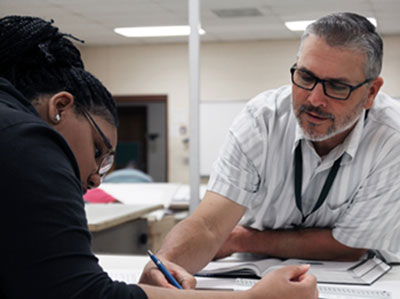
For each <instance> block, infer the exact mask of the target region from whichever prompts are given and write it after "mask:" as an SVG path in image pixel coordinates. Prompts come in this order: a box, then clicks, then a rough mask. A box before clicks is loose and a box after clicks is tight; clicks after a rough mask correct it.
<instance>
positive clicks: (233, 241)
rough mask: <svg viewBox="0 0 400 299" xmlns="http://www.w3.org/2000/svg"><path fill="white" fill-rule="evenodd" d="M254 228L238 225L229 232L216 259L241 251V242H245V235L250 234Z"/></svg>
mask: <svg viewBox="0 0 400 299" xmlns="http://www.w3.org/2000/svg"><path fill="white" fill-rule="evenodd" d="M251 231H253V229H251V228H246V227H243V226H240V225H238V226H236V227H235V228H234V229H233V231H232V232H231V233H230V234H229V236H228V239H226V241H225V242H224V244H222V246H221V247H220V248H219V250H218V252H217V254H216V255H215V257H214V259H221V258H224V257H227V256H230V255H231V254H233V253H235V252H241V251H242V250H241V249H240V247H241V246H240V244H241V243H243V242H245V240H246V239H245V238H244V237H245V236H248V235H249V234H250V233H251Z"/></svg>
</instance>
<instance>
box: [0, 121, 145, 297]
mask: <svg viewBox="0 0 400 299" xmlns="http://www.w3.org/2000/svg"><path fill="white" fill-rule="evenodd" d="M0 142H1V146H0V156H1V161H0V165H1V170H2V171H1V172H0V182H1V186H2V188H1V189H2V190H1V195H0V198H1V201H2V209H1V212H0V213H1V217H0V229H1V236H2V245H1V246H0V253H1V256H2V265H1V267H0V292H2V293H3V296H4V297H6V298H10V299H11V298H43V299H46V298H49V299H50V298H51V299H54V298H58V299H67V298H68V299H70V298H75V299H79V298H85V299H91V298H104V299H107V298H121V299H122V298H131V299H132V298H135V299H141V298H147V296H146V294H145V293H144V292H143V290H142V289H141V288H140V287H138V286H135V285H127V284H125V283H122V282H114V281H112V280H111V279H110V278H109V277H108V275H107V274H106V273H105V272H104V271H103V269H102V268H101V267H100V266H99V264H98V260H97V258H96V257H95V256H94V254H93V253H92V251H91V243H90V233H89V231H88V228H87V221H86V215H85V210H84V202H83V199H82V191H81V183H80V179H79V170H78V166H77V163H76V161H75V158H74V156H73V153H72V152H71V150H70V149H69V147H68V145H67V143H66V142H65V140H64V139H63V138H62V137H61V135H59V134H58V133H57V132H55V131H54V130H52V129H51V128H49V127H48V126H46V125H45V124H40V123H29V122H25V123H23V124H18V125H14V126H12V127H8V128H5V129H4V128H3V129H2V130H0ZM0 297H1V296H0Z"/></svg>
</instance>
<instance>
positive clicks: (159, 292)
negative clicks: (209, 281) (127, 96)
mask: <svg viewBox="0 0 400 299" xmlns="http://www.w3.org/2000/svg"><path fill="white" fill-rule="evenodd" d="M67 37H68V35H65V34H62V33H60V32H59V30H58V28H56V27H54V26H53V25H52V24H51V23H49V22H46V21H44V20H42V19H39V18H33V17H19V16H10V17H5V18H2V19H0V77H1V78H0V157H1V160H0V166H1V170H2V171H1V172H0V181H1V184H2V185H1V186H2V188H1V195H0V197H1V199H2V204H3V207H2V209H1V215H0V219H1V220H0V221H1V223H0V227H1V235H2V246H0V248H1V249H0V252H1V256H2V257H3V261H2V264H1V266H0V298H86V299H89V298H316V296H317V295H316V293H317V292H316V288H315V278H314V277H312V276H310V275H308V274H305V272H306V271H307V267H289V268H285V269H282V270H280V271H278V272H275V273H274V274H272V275H269V276H268V277H266V278H264V279H263V280H262V281H261V282H260V283H258V284H257V285H256V286H255V287H253V288H252V289H251V290H249V291H246V292H240V293H232V292H226V293H225V292H199V291H193V290H176V289H173V288H170V289H167V288H158V287H153V286H148V285H139V286H137V285H127V284H125V283H121V282H114V281H112V280H111V279H110V278H109V277H108V275H107V274H106V273H105V272H104V271H103V270H102V269H101V267H100V266H99V265H98V262H97V258H96V257H95V256H94V255H93V253H92V252H91V249H90V234H89V231H88V228H87V221H86V216H85V212H84V201H83V199H82V195H83V194H84V193H85V192H86V190H88V189H91V188H94V187H97V186H98V185H99V184H100V181H101V177H102V176H103V175H104V174H105V173H106V172H107V170H108V169H109V168H110V167H111V165H112V162H113V158H114V149H115V146H116V142H117V130H116V126H117V123H118V120H117V113H116V108H115V103H114V101H113V99H112V97H111V95H110V93H109V92H108V91H107V90H106V88H105V87H104V86H103V85H102V84H101V83H100V82H99V81H98V80H97V79H96V78H94V77H93V76H92V75H91V74H90V73H88V72H86V71H85V70H84V68H83V63H82V60H81V58H80V53H79V51H78V50H77V49H76V47H75V46H74V45H73V44H72V43H71V41H70V40H69V39H68V38H67ZM177 278H178V280H179V281H181V282H182V283H183V285H184V286H185V287H186V288H188V287H193V286H194V281H192V280H190V279H187V280H186V281H185V279H186V278H185V277H177Z"/></svg>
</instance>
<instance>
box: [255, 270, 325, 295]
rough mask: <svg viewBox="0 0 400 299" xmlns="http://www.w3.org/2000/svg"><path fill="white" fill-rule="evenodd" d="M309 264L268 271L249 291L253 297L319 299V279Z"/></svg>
mask: <svg viewBox="0 0 400 299" xmlns="http://www.w3.org/2000/svg"><path fill="white" fill-rule="evenodd" d="M309 268H310V266H309V265H301V266H287V267H284V268H281V269H279V270H276V271H274V272H271V273H268V274H267V275H266V276H264V277H263V279H261V280H260V281H259V282H258V283H257V284H256V285H255V286H254V287H253V288H251V289H250V290H248V291H247V292H248V293H249V294H250V295H251V298H255V299H258V298H268V299H282V298H285V299H295V298H302V299H318V289H317V280H316V278H315V277H314V276H313V275H311V274H307V271H308V270H309Z"/></svg>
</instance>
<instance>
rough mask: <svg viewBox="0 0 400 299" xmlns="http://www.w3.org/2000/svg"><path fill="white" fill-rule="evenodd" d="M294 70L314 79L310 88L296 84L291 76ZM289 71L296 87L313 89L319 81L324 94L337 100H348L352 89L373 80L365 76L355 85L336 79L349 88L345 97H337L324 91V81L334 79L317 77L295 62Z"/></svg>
mask: <svg viewBox="0 0 400 299" xmlns="http://www.w3.org/2000/svg"><path fill="white" fill-rule="evenodd" d="M296 70H297V71H300V72H303V73H306V74H307V75H309V76H311V77H312V78H313V79H314V80H315V82H314V85H313V86H312V87H311V88H306V87H304V86H300V85H298V84H297V83H296V82H295V81H294V78H293V77H294V72H295V71H296ZM290 73H291V79H292V83H293V84H294V85H296V86H297V87H299V88H302V89H305V90H309V91H311V90H313V89H314V88H315V86H317V84H318V83H321V84H322V89H323V91H324V95H326V96H327V97H329V98H331V99H334V100H338V101H346V100H348V99H349V97H350V95H351V93H352V92H353V91H354V90H356V89H357V88H360V87H361V86H363V85H364V84H366V83H368V82H370V81H371V80H373V79H372V78H367V79H365V80H364V81H363V82H361V83H359V84H357V85H350V84H347V83H344V82H340V81H336V83H339V84H342V85H344V86H347V87H348V88H349V93H348V94H347V97H345V98H338V97H334V96H331V95H329V94H328V93H327V92H326V86H325V83H326V82H335V80H324V79H320V78H318V77H317V76H315V75H314V74H312V73H311V72H309V71H307V70H302V69H299V68H297V63H295V64H293V66H292V67H291V68H290Z"/></svg>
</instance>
